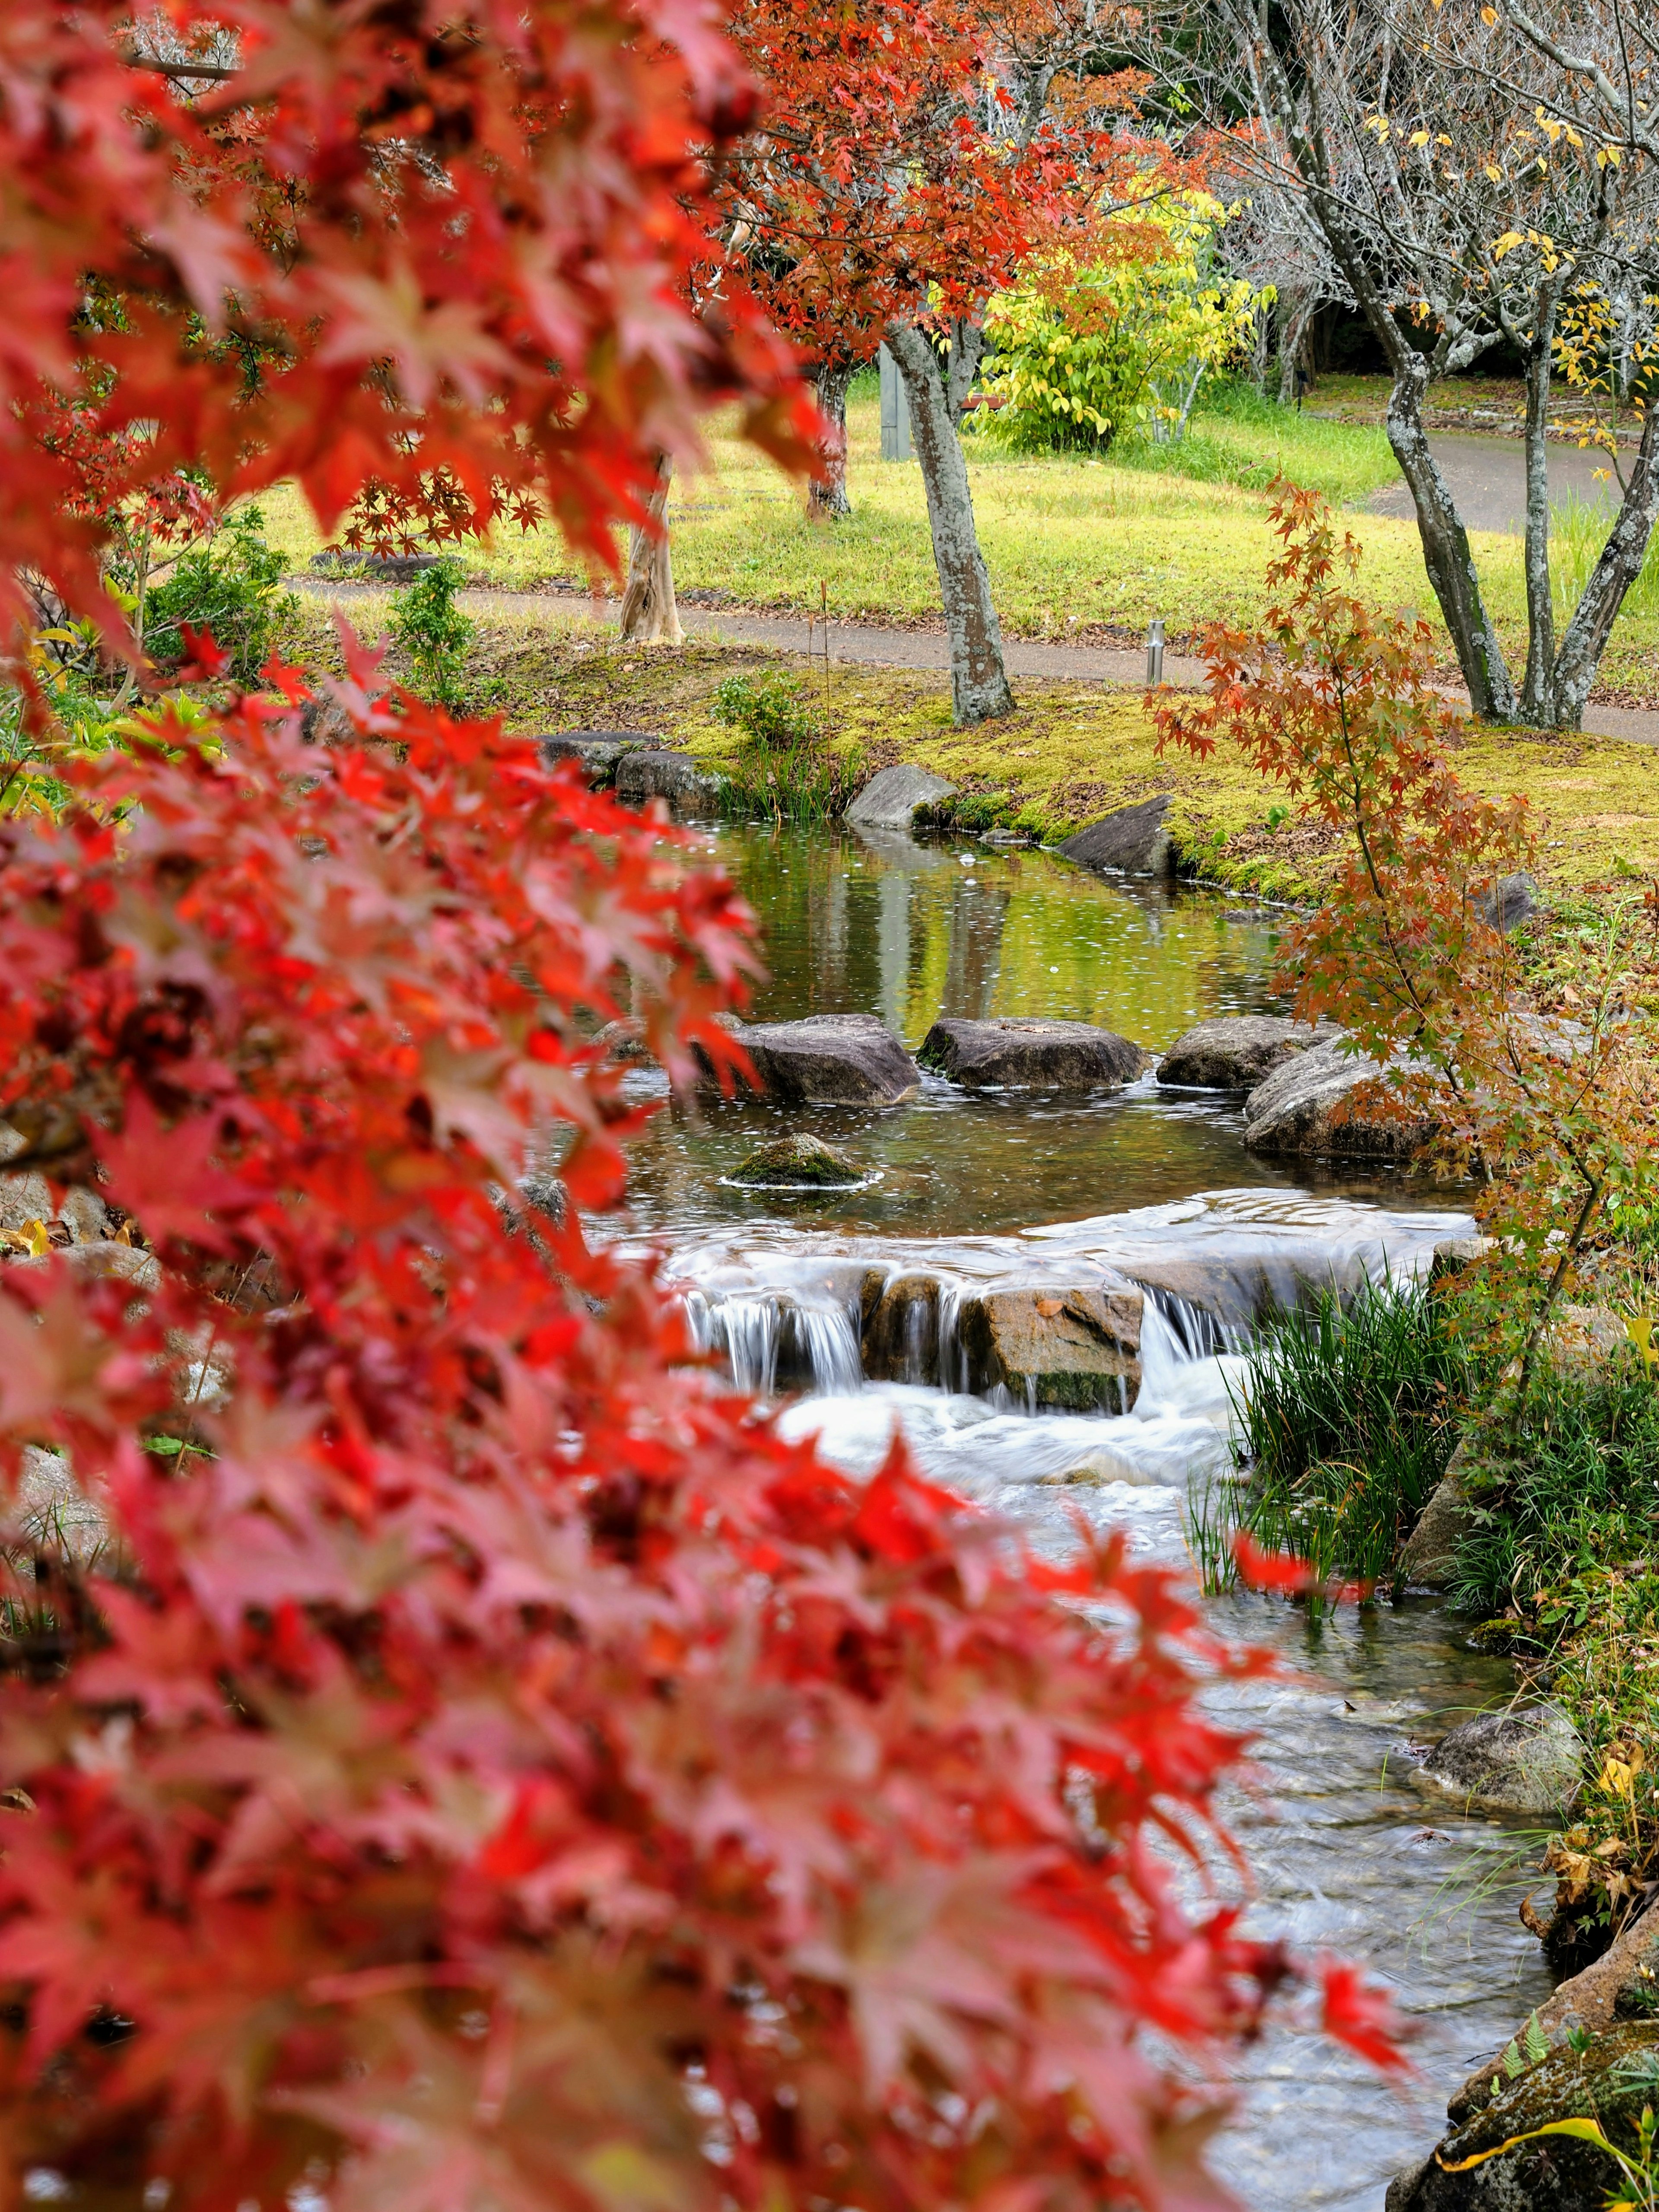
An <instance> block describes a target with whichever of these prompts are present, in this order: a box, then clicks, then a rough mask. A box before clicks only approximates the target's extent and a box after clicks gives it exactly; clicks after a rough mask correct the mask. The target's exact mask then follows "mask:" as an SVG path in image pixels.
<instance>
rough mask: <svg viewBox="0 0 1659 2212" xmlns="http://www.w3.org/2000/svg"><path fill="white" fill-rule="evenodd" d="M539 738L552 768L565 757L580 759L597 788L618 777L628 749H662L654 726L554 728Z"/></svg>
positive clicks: (641, 750) (639, 750) (629, 750)
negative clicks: (636, 728) (636, 727)
mask: <svg viewBox="0 0 1659 2212" xmlns="http://www.w3.org/2000/svg"><path fill="white" fill-rule="evenodd" d="M536 742H537V744H538V745H539V746H540V747H541V753H542V758H543V760H544V762H545V763H547V765H548V767H549V768H556V767H557V765H558V763H560V762H561V761H567V760H574V761H579V762H580V763H581V766H582V768H583V769H584V770H585V771H586V776H587V780H588V781H589V782H590V783H591V784H592V785H593V786H594V787H595V788H596V789H603V788H604V787H605V786H606V785H607V784H612V783H614V782H615V781H616V780H617V768H618V766H619V765H620V764H621V762H622V759H623V755H624V754H625V753H639V752H647V753H648V752H660V751H661V750H662V740H661V738H659V737H658V736H657V734H656V732H654V731H653V730H554V731H550V732H549V733H548V734H547V735H546V736H545V737H541V738H537V740H536ZM677 757H684V756H677Z"/></svg>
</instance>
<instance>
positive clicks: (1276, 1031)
mask: <svg viewBox="0 0 1659 2212" xmlns="http://www.w3.org/2000/svg"><path fill="white" fill-rule="evenodd" d="M1341 1035H1342V1032H1341V1030H1340V1029H1338V1028H1336V1027H1335V1025H1334V1024H1333V1023H1330V1022H1322V1023H1320V1024H1319V1025H1318V1027H1317V1028H1313V1027H1310V1024H1308V1023H1306V1022H1293V1021H1291V1020H1290V1019H1289V1018H1286V1017H1285V1016H1283V1015H1279V1014H1221V1015H1218V1017H1217V1018H1216V1019H1215V1020H1214V1021H1210V1022H1199V1023H1196V1024H1194V1027H1193V1028H1191V1029H1189V1030H1188V1031H1187V1032H1186V1034H1185V1035H1184V1036H1178V1037H1177V1038H1176V1041H1175V1042H1174V1043H1173V1044H1172V1045H1171V1046H1170V1049H1169V1050H1168V1052H1166V1053H1165V1054H1164V1057H1163V1059H1162V1060H1159V1062H1158V1081H1159V1082H1160V1083H1168V1084H1170V1085H1176V1086H1178V1087H1179V1088H1181V1089H1182V1090H1188V1091H1254V1090H1255V1087H1256V1085H1258V1084H1259V1083H1265V1082H1266V1080H1267V1078H1268V1076H1270V1075H1272V1074H1273V1073H1275V1072H1276V1071H1277V1070H1278V1069H1279V1068H1281V1067H1283V1066H1284V1065H1285V1061H1286V1060H1294V1059H1295V1058H1296V1057H1297V1054H1298V1053H1304V1052H1308V1051H1310V1050H1311V1049H1312V1048H1314V1047H1315V1046H1316V1045H1322V1044H1334V1043H1335V1042H1336V1041H1337V1039H1338V1038H1339V1037H1340V1036H1341Z"/></svg>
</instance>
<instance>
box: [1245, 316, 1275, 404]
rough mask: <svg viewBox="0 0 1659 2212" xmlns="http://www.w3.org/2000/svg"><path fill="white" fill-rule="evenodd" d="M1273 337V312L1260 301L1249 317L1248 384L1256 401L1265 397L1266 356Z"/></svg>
mask: <svg viewBox="0 0 1659 2212" xmlns="http://www.w3.org/2000/svg"><path fill="white" fill-rule="evenodd" d="M1272 336H1273V310H1272V309H1271V308H1270V307H1263V306H1262V305H1261V302H1260V301H1257V303H1256V307H1255V313H1254V314H1253V315H1252V316H1251V317H1250V383H1251V385H1252V386H1253V387H1254V389H1255V396H1256V398H1258V399H1265V398H1267V354H1268V350H1269V341H1270V339H1271V338H1272Z"/></svg>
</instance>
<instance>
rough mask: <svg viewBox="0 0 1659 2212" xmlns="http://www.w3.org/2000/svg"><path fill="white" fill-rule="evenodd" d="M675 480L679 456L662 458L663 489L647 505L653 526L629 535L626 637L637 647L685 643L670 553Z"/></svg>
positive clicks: (624, 606)
mask: <svg viewBox="0 0 1659 2212" xmlns="http://www.w3.org/2000/svg"><path fill="white" fill-rule="evenodd" d="M673 481H674V462H673V457H672V455H671V454H669V453H661V454H659V456H658V459H657V488H656V489H655V490H654V491H653V493H652V495H651V497H650V499H649V500H648V501H647V504H646V513H647V514H648V515H649V516H650V518H651V522H652V527H651V528H650V529H646V528H643V527H641V525H639V524H638V523H635V526H634V527H633V528H632V529H631V530H630V531H629V533H628V581H627V583H626V585H625V586H623V600H622V634H623V636H624V637H625V638H627V639H629V640H630V641H632V642H633V643H634V644H635V645H683V644H684V642H685V632H684V630H683V629H681V628H680V611H679V609H678V606H677V605H675V603H674V566H673V562H672V561H671V558H670V555H669V547H668V524H667V521H666V520H665V517H666V514H667V511H668V488H669V486H670V485H671V483H673Z"/></svg>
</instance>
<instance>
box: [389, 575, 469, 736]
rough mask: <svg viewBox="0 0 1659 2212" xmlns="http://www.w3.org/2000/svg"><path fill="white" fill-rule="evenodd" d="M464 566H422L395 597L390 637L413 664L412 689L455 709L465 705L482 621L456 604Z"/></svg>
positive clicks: (426, 698)
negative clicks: (470, 662) (471, 658)
mask: <svg viewBox="0 0 1659 2212" xmlns="http://www.w3.org/2000/svg"><path fill="white" fill-rule="evenodd" d="M460 583H461V569H460V567H459V563H458V562H453V561H440V562H437V563H436V564H435V566H434V567H432V568H422V570H421V572H420V574H418V575H417V576H416V578H415V580H414V581H413V582H412V583H408V584H404V585H402V586H399V588H398V593H397V596H396V598H395V599H393V601H392V618H391V623H390V625H389V627H390V629H391V631H392V643H393V644H394V645H396V646H397V647H398V650H399V651H400V652H401V653H403V654H404V657H405V658H406V659H407V660H408V662H409V670H410V684H409V688H410V690H411V691H414V692H416V693H418V695H419V696H421V697H422V699H425V700H427V701H428V702H430V704H432V705H433V706H435V707H447V708H450V709H451V710H452V711H453V709H455V708H459V707H463V706H465V704H466V703H467V685H466V661H467V655H468V653H470V652H471V649H472V641H473V639H474V638H475V637H476V636H477V630H478V625H477V623H475V622H474V621H473V619H472V617H471V615H465V614H463V613H462V612H461V610H460V609H459V607H458V606H457V605H456V604H455V594H456V592H458V591H459V588H460Z"/></svg>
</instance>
